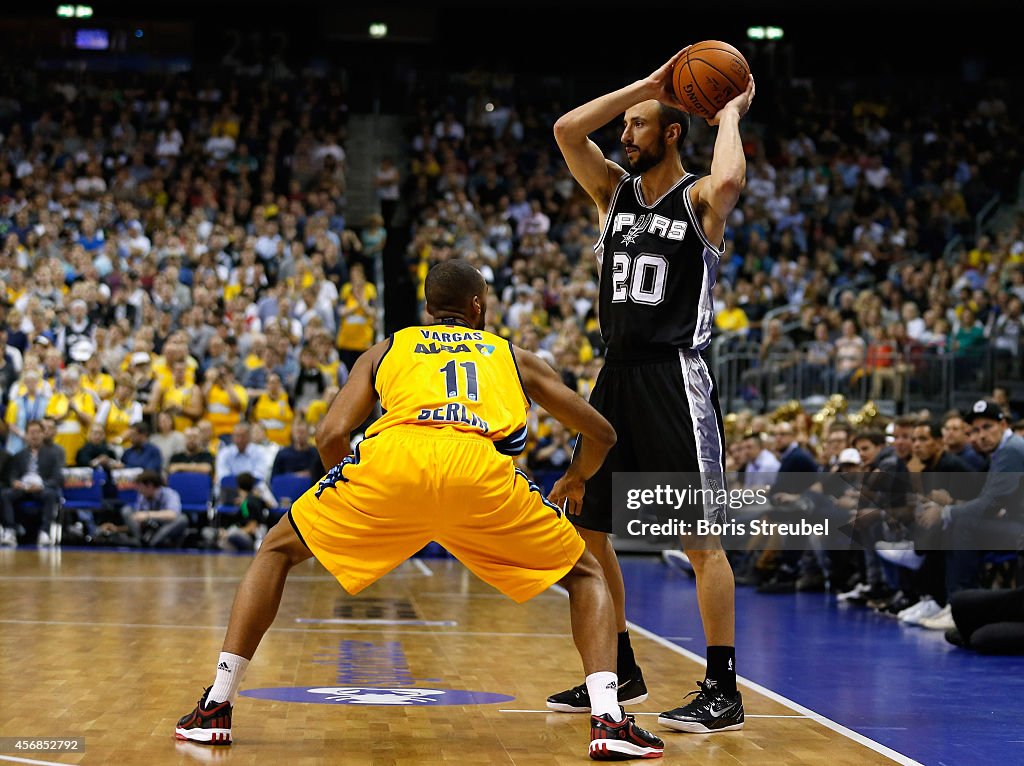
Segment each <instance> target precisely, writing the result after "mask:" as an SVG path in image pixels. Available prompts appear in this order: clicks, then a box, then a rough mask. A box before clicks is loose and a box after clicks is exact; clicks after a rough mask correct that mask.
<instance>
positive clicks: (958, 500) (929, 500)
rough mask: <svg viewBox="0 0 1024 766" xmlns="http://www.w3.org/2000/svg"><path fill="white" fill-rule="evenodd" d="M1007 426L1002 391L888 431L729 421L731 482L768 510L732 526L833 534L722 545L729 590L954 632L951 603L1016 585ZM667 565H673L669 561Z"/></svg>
mask: <svg viewBox="0 0 1024 766" xmlns="http://www.w3.org/2000/svg"><path fill="white" fill-rule="evenodd" d="M1016 418H1017V413H1015V412H1014V411H1013V409H1012V408H1011V406H1010V403H1009V401H1008V400H1007V399H1006V396H1005V391H1002V390H999V391H996V392H994V395H993V396H992V397H991V398H987V399H981V400H979V401H978V402H976V403H975V404H974V405H973V406H972V407H971V408H970V410H969V411H968V412H963V413H962V412H960V411H958V410H951V411H948V412H945V413H941V415H940V414H938V413H930V412H927V411H923V412H916V413H913V414H909V415H904V416H900V417H898V418H896V419H893V420H888V421H887V420H886V419H885V418H884V417H880V416H877V415H876V416H874V417H873V418H871V419H866V418H864V417H862V416H860V415H859V414H858V413H855V414H853V416H852V417H850V418H847V417H834V418H830V419H826V420H820V419H819V420H815V419H814V418H813V417H812V416H811V415H810V414H808V413H805V412H804V411H803V410H801V409H798V408H787V409H784V410H780V411H779V412H777V413H774V414H772V415H764V414H754V413H752V412H749V411H745V412H741V413H737V414H736V415H735V416H733V417H732V418H731V419H730V424H729V428H730V436H731V438H730V439H729V442H728V445H729V446H728V457H727V462H726V470H727V473H728V477H729V483H730V484H731V485H733V486H742V487H745V488H757V487H760V488H763V489H764V490H765V496H766V497H767V499H768V502H767V503H760V504H757V503H754V504H751V505H750V506H747V507H745V508H741V509H737V510H735V511H733V512H732V513H731V517H732V518H733V519H734V520H737V521H740V522H746V523H748V524H749V521H750V520H752V519H755V518H756V519H762V520H765V521H778V522H783V523H785V522H786V521H787V520H788V521H792V520H794V519H797V520H808V521H809V522H815V523H820V522H823V521H825V520H829V522H830V524H831V527H830V529H831V530H832V531H831V532H830V533H829V535H828V536H827V537H826V536H822V537H820V538H817V539H815V538H810V537H806V536H805V537H804V538H801V539H800V541H799V543H794V540H792V539H791V540H789V541H787V540H785V539H783V538H779V537H774V538H772V537H769V536H766V535H763V534H760V535H754V534H750V533H749V532H747V533H744V534H730V535H727V537H726V538H725V539H726V541H727V547H728V548H729V556H730V559H731V560H732V562H733V566H734V569H735V571H736V582H737V584H738V585H740V586H754V587H756V589H757V592H758V593H765V594H778V593H794V592H800V591H802V592H822V591H826V590H829V591H831V592H832V593H834V594H836V595H837V598H838V600H839V602H840V603H845V604H847V605H851V606H853V605H856V606H866V607H870V608H872V609H874V610H875V611H876V612H878V613H880V614H883V615H886V616H889V617H893V618H898V619H900V620H901V621H902V622H903V623H905V624H908V625H917V626H921V627H924V628H926V629H932V630H945V631H954V630H955V628H956V625H955V623H954V611H955V609H954V606H953V605H952V604H953V602H954V601H955V599H954V596H955V595H956V594H958V593H968V592H971V591H974V590H977V589H983V588H984V589H991V588H997V589H999V588H1007V587H1010V586H1011V585H1013V583H1015V582H1016V583H1017V586H1018V587H1019V586H1020V582H1019V578H1020V577H1021V573H1022V570H1021V568H1020V563H1021V559H1020V558H1019V557H1020V556H1021V555H1024V516H1022V515H1021V510H1020V509H1021V507H1022V501H1024V483H1022V476H1024V421H1021V420H1019V419H1016ZM837 530H838V531H837ZM665 558H666V561H667V562H669V563H673V564H678V563H679V561H680V556H679V554H678V553H677V552H671V553H669V554H667V555H666V556H665ZM968 600H970V599H968ZM995 633H996V637H995V638H994V639H993V641H992V642H991V646H992V647H993V648H992V651H1008V650H1009V651H1014V652H1022V651H1024V643H1021V642H1020V639H1019V636H1020V635H1024V632H1022V631H1021V630H1019V629H1017V628H1014V629H1013V630H1012V631H1010V632H1009V633H1007V634H1005V635H1004V634H1002V633H1000V632H999V631H995ZM1006 636H1012V637H1014V638H1012V642H1014V643H1013V646H1012V648H1011V647H1010V646H1009V645H1008V644H1007V643H1006V640H1009V639H1006ZM948 637H949V638H950V640H951V641H952V642H953V643H958V644H960V645H963V643H964V642H963V640H962V637H960V636H958V635H957V634H956V633H950V635H949V636H948ZM1004 639H1006V640H1004ZM995 647H999V648H998V649H996V648H995ZM975 648H981V649H982V650H984V647H983V646H979V647H975Z"/></svg>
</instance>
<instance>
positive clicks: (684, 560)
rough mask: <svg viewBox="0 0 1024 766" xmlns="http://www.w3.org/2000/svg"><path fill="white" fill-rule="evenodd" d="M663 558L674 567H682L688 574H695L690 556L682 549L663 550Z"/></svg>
mask: <svg viewBox="0 0 1024 766" xmlns="http://www.w3.org/2000/svg"><path fill="white" fill-rule="evenodd" d="M661 560H662V561H664V562H665V563H666V564H668V565H669V566H670V567H673V568H674V569H681V570H682V571H684V572H686V574H691V575H692V574H693V564H691V563H690V557H689V556H687V555H686V554H685V553H683V552H682V551H677V550H675V549H669V550H665V551H662V552H661Z"/></svg>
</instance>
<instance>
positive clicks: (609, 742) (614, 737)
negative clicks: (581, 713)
mask: <svg viewBox="0 0 1024 766" xmlns="http://www.w3.org/2000/svg"><path fill="white" fill-rule="evenodd" d="M620 712H623V717H622V720H621V721H613V720H612V717H611V716H610V715H608V714H605V715H592V716H590V757H591V758H593V759H594V760H595V761H627V760H630V759H631V758H661V756H662V755H663V754H664V752H665V743H664V742H662V741H661V740H660V739H659V738H658V737H655V736H654V735H653V734H651V733H650V732H649V731H645V730H644V729H641V728H640V727H639V726H637V725H636V721H634V720H633V716H631V715H625V714H624V711H622V710H621V708H620Z"/></svg>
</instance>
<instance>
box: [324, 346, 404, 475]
mask: <svg viewBox="0 0 1024 766" xmlns="http://www.w3.org/2000/svg"><path fill="white" fill-rule="evenodd" d="M389 343H390V341H387V340H383V341H381V342H380V343H378V344H377V345H376V346H374V347H373V348H371V349H369V350H367V351H365V352H364V353H363V354H362V356H360V357H359V359H357V360H356V363H355V365H353V367H352V370H351V372H349V375H348V380H347V381H345V385H344V386H342V387H341V390H340V391H339V392H338V395H337V396H335V397H334V401H333V402H331V406H330V408H329V409H328V410H327V414H326V415H324V419H323V421H321V423H320V426H319V427H318V428H317V430H316V449H317V452H319V453H320V460H321V461H322V462H323V464H324V467H325V468H331V467H332V466H335V465H337V464H338V463H340V462H341V461H342V460H344V459H345V458H346V457H348V455H349V453H350V452H351V448H350V446H349V438H350V437H351V435H352V431H353V430H354V429H355V428H356V427H357V426H358V425H359V424H360V423H362V422H363V421H364V420H366V419H367V418H368V417H369V416H370V413H371V412H372V411H373V405H374V404H376V402H377V391H376V389H374V387H373V374H374V371H375V370H376V369H377V365H378V364H379V363H380V360H381V357H383V356H384V352H385V351H387V349H388V345H389Z"/></svg>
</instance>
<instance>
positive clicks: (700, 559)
mask: <svg viewBox="0 0 1024 766" xmlns="http://www.w3.org/2000/svg"><path fill="white" fill-rule="evenodd" d="M683 550H685V551H686V556H687V558H689V559H690V563H691V564H692V565H693V568H694V571H695V572H698V573H699V572H700V570H701V569H703V568H704V567H705V566H707V565H708V564H714V563H717V562H718V561H719V560H721V561H726V558H725V551H724V550H722V546H721V543H719V542H718V540H717V538H716V539H714V540H711V539H710V538H706V537H705V538H700V539H699V540H696V541H691V542H690V543H688V544H684V546H683Z"/></svg>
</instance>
